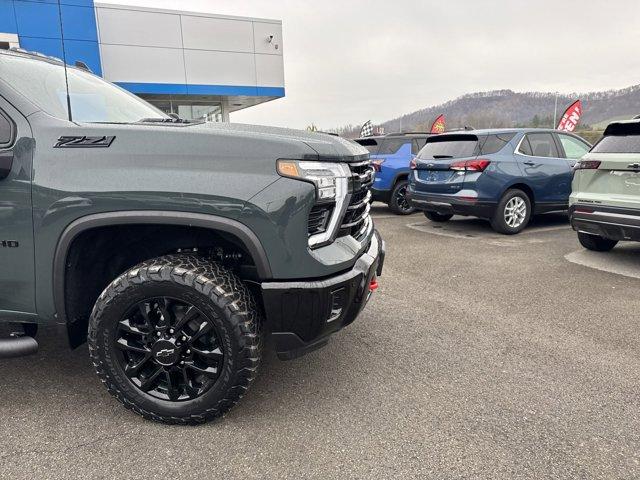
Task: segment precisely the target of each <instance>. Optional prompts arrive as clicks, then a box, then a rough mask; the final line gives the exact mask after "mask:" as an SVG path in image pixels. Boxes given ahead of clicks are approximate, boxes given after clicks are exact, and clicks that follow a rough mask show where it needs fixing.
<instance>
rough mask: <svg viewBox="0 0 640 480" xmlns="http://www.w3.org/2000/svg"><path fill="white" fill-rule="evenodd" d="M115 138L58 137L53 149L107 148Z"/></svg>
mask: <svg viewBox="0 0 640 480" xmlns="http://www.w3.org/2000/svg"><path fill="white" fill-rule="evenodd" d="M115 138H116V137H114V136H111V137H82V136H77V137H65V136H63V137H60V138H58V142H57V143H56V144H55V145H54V146H53V147H54V148H109V147H110V146H111V144H112V143H113V141H114V140H115Z"/></svg>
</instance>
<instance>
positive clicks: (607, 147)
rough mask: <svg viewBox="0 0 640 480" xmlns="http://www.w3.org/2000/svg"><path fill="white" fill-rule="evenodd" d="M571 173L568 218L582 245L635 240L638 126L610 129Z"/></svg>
mask: <svg viewBox="0 0 640 480" xmlns="http://www.w3.org/2000/svg"><path fill="white" fill-rule="evenodd" d="M575 168H576V170H575V175H574V178H573V190H572V192H571V198H570V205H571V206H570V208H569V213H570V218H571V226H572V227H573V229H574V230H576V231H577V232H578V240H580V243H581V244H582V246H584V247H585V248H588V249H589V250H596V251H601V252H602V251H608V250H611V249H612V248H613V247H615V246H616V244H617V243H618V242H619V241H620V240H634V241H640V121H639V120H630V121H626V122H615V123H612V124H610V125H609V126H608V127H607V128H606V130H605V131H604V136H603V138H602V139H601V140H600V141H599V142H598V143H596V145H595V146H594V147H593V149H592V150H591V152H589V153H588V154H587V155H585V156H584V157H583V158H582V159H581V160H580V162H578V164H577V165H576V167H575Z"/></svg>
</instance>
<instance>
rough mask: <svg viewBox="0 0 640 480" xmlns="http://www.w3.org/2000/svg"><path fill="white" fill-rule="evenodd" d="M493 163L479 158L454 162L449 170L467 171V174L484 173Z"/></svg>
mask: <svg viewBox="0 0 640 480" xmlns="http://www.w3.org/2000/svg"><path fill="white" fill-rule="evenodd" d="M490 163H491V161H490V160H485V159H483V158H479V159H476V160H460V161H458V162H452V163H451V165H449V170H465V171H467V172H484V170H485V168H487V167H488V166H489V164H490Z"/></svg>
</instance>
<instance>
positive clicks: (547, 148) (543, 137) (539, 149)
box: [520, 133, 560, 158]
mask: <svg viewBox="0 0 640 480" xmlns="http://www.w3.org/2000/svg"><path fill="white" fill-rule="evenodd" d="M527 139H528V140H529V145H530V146H531V152H532V153H525V155H533V156H534V157H550V158H557V157H559V156H560V155H559V154H558V149H557V148H556V143H555V142H554V141H553V136H552V135H551V134H550V133H528V134H527ZM520 150H521V151H522V148H521V149H520ZM522 153H524V152H522Z"/></svg>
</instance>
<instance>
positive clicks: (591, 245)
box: [578, 232, 618, 252]
mask: <svg viewBox="0 0 640 480" xmlns="http://www.w3.org/2000/svg"><path fill="white" fill-rule="evenodd" d="M578 240H579V241H580V244H581V245H582V246H583V247H584V248H586V249H587V250H593V251H595V252H608V251H609V250H611V249H612V248H613V247H615V246H616V245H617V244H618V241H617V240H611V239H609V238H604V237H600V236H598V235H591V234H590V233H583V232H578Z"/></svg>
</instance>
